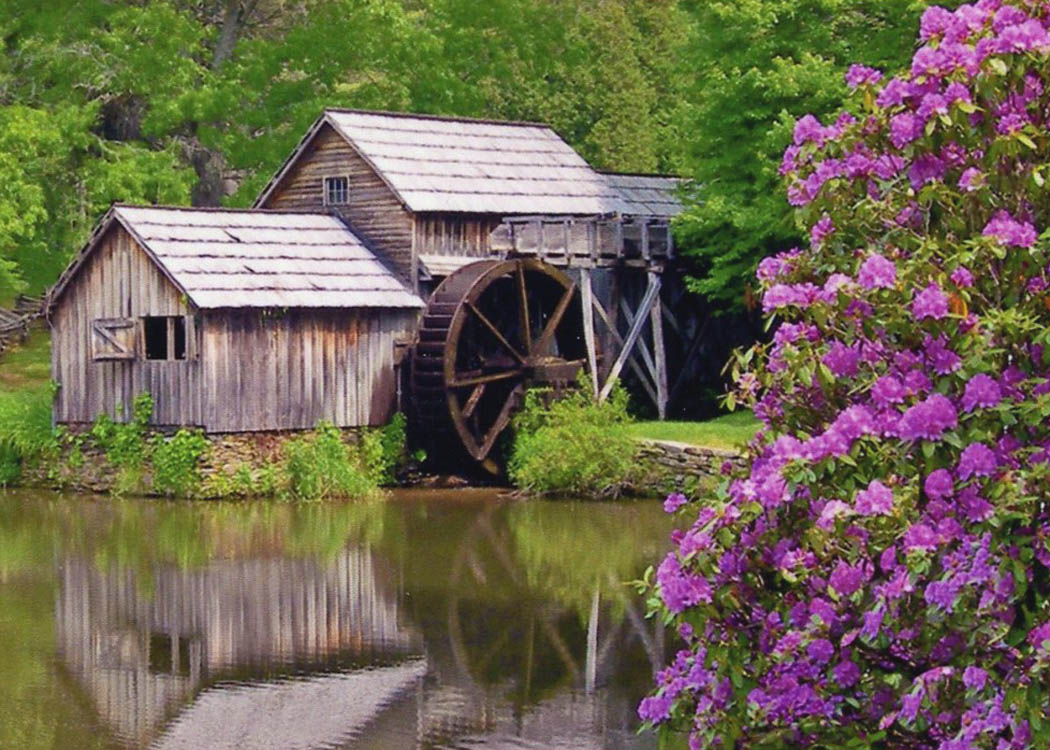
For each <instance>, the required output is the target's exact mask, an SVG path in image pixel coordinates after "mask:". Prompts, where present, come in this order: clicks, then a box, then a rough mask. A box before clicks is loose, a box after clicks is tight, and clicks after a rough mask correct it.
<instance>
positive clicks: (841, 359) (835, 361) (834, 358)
mask: <svg viewBox="0 0 1050 750" xmlns="http://www.w3.org/2000/svg"><path fill="white" fill-rule="evenodd" d="M821 361H822V362H824V364H826V365H827V366H828V369H829V370H831V373H832V374H833V375H834V376H835V377H837V378H852V377H853V376H854V375H856V374H857V371H858V369H859V364H860V350H859V349H858V348H857V347H856V346H846V345H845V344H843V343H842V342H841V341H835V342H833V343H832V344H831V347H830V348H829V349H828V352H827V354H825V355H824V356H823V358H822V360H821Z"/></svg>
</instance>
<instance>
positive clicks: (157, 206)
mask: <svg viewBox="0 0 1050 750" xmlns="http://www.w3.org/2000/svg"><path fill="white" fill-rule="evenodd" d="M110 208H116V209H120V208H144V209H149V210H160V211H203V212H210V213H228V214H292V215H295V216H326V217H329V218H332V214H331V213H329V212H327V211H311V210H309V209H302V208H251V207H248V208H239V207H238V208H227V207H225V206H173V205H168V204H161V203H150V204H140V203H122V202H120V201H114V202H113V203H112V204H110ZM147 223H149V222H147Z"/></svg>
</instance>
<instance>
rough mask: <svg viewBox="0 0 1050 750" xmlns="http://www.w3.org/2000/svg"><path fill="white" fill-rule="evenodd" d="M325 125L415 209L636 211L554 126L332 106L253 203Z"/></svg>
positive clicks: (635, 204)
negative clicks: (340, 137) (335, 107)
mask: <svg viewBox="0 0 1050 750" xmlns="http://www.w3.org/2000/svg"><path fill="white" fill-rule="evenodd" d="M325 125H328V126H330V127H332V128H333V129H334V130H335V131H336V132H337V133H338V134H339V135H341V136H342V137H343V138H344V139H345V140H346V141H347V143H349V144H350V145H351V146H352V147H353V148H354V149H355V150H356V151H357V152H358V153H359V154H360V155H361V157H362V158H363V159H364V160H365V161H366V162H368V164H369V165H370V166H371V167H372V168H373V169H374V170H375V171H376V173H377V174H378V175H379V176H380V178H382V179H383V181H384V182H385V183H386V184H387V186H388V187H389V188H390V189H391V191H392V192H393V193H394V194H395V195H396V196H397V197H398V199H399V200H400V201H401V202H402V203H403V204H404V205H405V207H406V208H408V209H409V210H410V211H415V212H427V211H436V212H455V213H474V214H478V213H491V214H501V215H515V214H518V215H521V214H567V215H591V214H616V213H619V214H630V213H637V211H638V210H639V209H643V210H644V209H645V208H646V205H645V203H644V202H639V201H636V200H632V199H629V198H626V197H625V196H624V195H623V194H622V193H621V192H620V190H619V189H618V188H617V187H616V186H615V185H614V184H612V183H611V182H610V180H609V179H608V178H607V176H606V175H603V174H601V173H599V172H597V171H595V170H594V169H593V168H592V167H591V166H590V165H589V164H588V163H587V162H586V161H585V160H584V159H583V157H582V156H580V155H579V154H578V153H576V152H575V151H574V150H573V149H572V147H571V146H570V145H569V144H568V143H566V142H565V141H564V140H563V139H562V138H561V137H560V136H559V135H558V134H557V133H555V132H554V130H552V129H551V128H550V127H549V126H547V125H543V124H540V123H531V122H499V121H493V120H472V119H466V118H449V117H436V116H430V115H410V114H402V113H394V112H368V111H362V110H344V109H326V110H325V111H324V114H322V115H321V117H320V118H319V119H318V120H317V121H316V122H315V123H314V125H313V127H311V129H310V130H309V131H308V132H307V134H306V136H304V138H303V139H302V140H301V141H300V143H299V145H298V147H297V148H296V150H295V151H294V152H293V153H292V154H291V156H289V157H288V159H287V160H286V161H285V164H284V166H282V168H281V170H280V171H279V172H278V173H277V174H276V175H275V176H274V177H273V179H271V180H270V182H269V183H268V184H267V186H266V187H265V188H264V190H263V192H262V194H261V195H260V196H259V198H258V200H257V201H256V202H255V205H256V206H260V205H262V204H263V203H264V202H265V201H266V200H267V199H268V198H269V197H270V195H271V193H272V192H273V191H274V190H275V189H276V187H277V185H278V184H279V183H280V182H281V180H282V179H283V177H284V176H285V175H286V174H287V173H288V172H289V171H290V170H291V169H292V168H293V166H294V165H295V163H296V162H297V161H298V158H299V156H301V155H302V154H303V153H304V152H305V151H306V149H307V148H308V147H309V145H310V142H311V141H312V140H313V137H314V136H315V135H316V134H317V132H319V131H320V129H321V128H322V127H323V126H325Z"/></svg>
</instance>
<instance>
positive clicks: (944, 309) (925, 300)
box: [911, 281, 948, 320]
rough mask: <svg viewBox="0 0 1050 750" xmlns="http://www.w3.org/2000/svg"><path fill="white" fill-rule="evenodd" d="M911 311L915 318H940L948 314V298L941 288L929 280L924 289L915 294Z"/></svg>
mask: <svg viewBox="0 0 1050 750" xmlns="http://www.w3.org/2000/svg"><path fill="white" fill-rule="evenodd" d="M911 311H912V314H913V315H914V316H915V319H916V320H925V319H926V318H933V319H934V320H940V319H941V318H943V317H945V316H946V315H947V314H948V298H947V297H946V296H945V295H944V292H943V291H942V290H941V288H940V287H939V286H938V285H937V284H936V283H935V282H932V281H931V282H930V283H929V285H928V286H927V287H926V288H925V289H923V290H922V291H921V292H919V293H918V294H916V295H915V299H914V301H913V302H912V305H911Z"/></svg>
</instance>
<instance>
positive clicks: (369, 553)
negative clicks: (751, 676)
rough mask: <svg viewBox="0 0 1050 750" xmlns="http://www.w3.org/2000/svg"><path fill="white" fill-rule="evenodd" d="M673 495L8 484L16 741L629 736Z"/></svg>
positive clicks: (382, 749) (2, 732)
mask: <svg viewBox="0 0 1050 750" xmlns="http://www.w3.org/2000/svg"><path fill="white" fill-rule="evenodd" d="M670 529H671V523H670V521H669V520H668V518H667V517H666V516H665V515H664V514H663V512H662V509H661V508H660V505H659V503H655V502H646V503H593V502H591V503H577V502H564V501H562V502H540V501H530V502H520V501H513V500H507V499H503V498H500V497H499V496H498V495H496V494H494V493H492V492H488V491H473V490H455V491H441V492H434V491H429V492H407V491H406V492H396V493H393V494H392V495H391V496H390V497H388V498H387V499H386V500H384V501H379V502H369V503H348V504H315V505H289V504H275V503H261V502H260V503H164V502H148V501H143V500H119V501H118V500H100V499H98V498H84V497H64V496H60V495H52V494H44V493H11V492H9V493H5V494H0V648H2V649H3V653H2V655H0V748H19V750H35V749H36V748H85V749H88V750H94V749H100V750H101V749H103V748H105V749H107V750H111V749H115V748H121V749H123V748H146V747H149V748H179V749H183V748H184V749H187V750H189V749H192V750H198V749H200V748H208V749H209V750H210V749H215V750H223V749H225V748H252V750H268V749H270V748H272V749H274V750H277V749H278V748H280V749H281V750H284V749H285V748H348V749H349V748H368V749H370V750H371V749H373V748H374V749H376V750H407V749H412V750H437V749H438V748H443V749H448V748H457V749H459V748H461V749H466V748H473V749H479V748H484V749H485V750H495V749H496V748H501V749H502V748H515V749H531V748H536V749H539V748H544V749H557V748H572V749H573V750H586V749H589V748H595V749H597V748H602V749H609V750H612V749H615V750H631V749H634V748H654V747H655V744H656V743H655V741H654V740H653V738H652V737H650V736H638V735H637V734H636V733H635V729H636V726H637V722H636V718H635V713H634V708H635V706H636V705H637V702H638V700H639V699H640V698H641V697H642V696H643V695H644V694H645V692H646V691H647V689H648V686H649V683H650V680H651V677H652V673H653V670H654V669H656V668H659V667H660V666H662V664H663V662H664V659H665V656H666V653H665V649H667V648H669V645H668V644H665V640H664V633H663V632H662V631H661V630H660V629H659V628H658V627H656V626H655V625H654V624H653V623H652V622H651V621H649V620H646V619H645V618H644V604H643V602H642V601H640V599H639V598H638V596H637V595H636V594H635V593H634V591H633V589H631V588H630V587H629V586H626V585H625V582H627V581H630V580H633V579H635V578H637V577H639V576H640V575H641V573H642V572H643V570H644V569H645V567H646V566H647V565H648V564H650V563H652V562H653V561H655V560H657V559H659V557H661V556H662V554H663V552H664V551H665V550H666V549H667V548H668V546H669V542H668V534H669V532H670Z"/></svg>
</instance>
